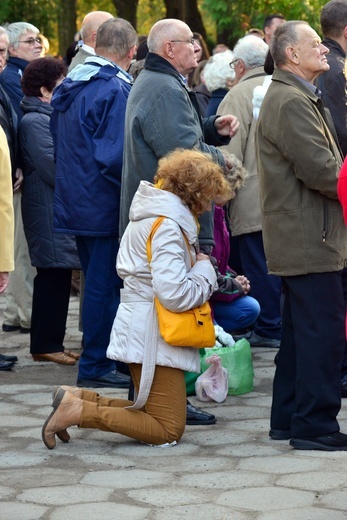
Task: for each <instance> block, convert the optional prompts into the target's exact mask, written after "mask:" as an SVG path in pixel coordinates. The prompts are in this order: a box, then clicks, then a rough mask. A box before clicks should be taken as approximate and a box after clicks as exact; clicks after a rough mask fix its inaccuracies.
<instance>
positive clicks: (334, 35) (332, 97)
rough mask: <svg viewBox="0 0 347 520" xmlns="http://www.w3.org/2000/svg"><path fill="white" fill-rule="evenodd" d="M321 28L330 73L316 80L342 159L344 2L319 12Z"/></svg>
mask: <svg viewBox="0 0 347 520" xmlns="http://www.w3.org/2000/svg"><path fill="white" fill-rule="evenodd" d="M320 20H321V26H322V32H323V35H324V39H323V41H322V43H323V45H325V47H328V49H329V51H330V52H329V54H327V56H326V57H327V60H328V64H329V66H330V69H329V70H328V71H327V72H325V73H324V74H321V75H320V76H319V77H318V79H317V87H318V88H319V90H321V92H322V100H323V103H324V105H325V106H326V107H327V108H329V110H330V112H331V115H332V118H333V121H334V125H335V128H336V132H337V137H338V140H339V144H340V147H341V150H342V153H343V155H344V156H346V154H347V126H346V121H347V105H346V78H345V74H344V66H345V60H346V53H347V0H331V2H328V3H327V4H326V5H325V6H324V7H323V9H322V11H321V19H320Z"/></svg>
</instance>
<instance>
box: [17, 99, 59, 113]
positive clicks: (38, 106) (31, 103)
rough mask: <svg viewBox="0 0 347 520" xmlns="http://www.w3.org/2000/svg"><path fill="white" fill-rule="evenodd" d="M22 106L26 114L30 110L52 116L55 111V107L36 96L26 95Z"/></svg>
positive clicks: (21, 103)
mask: <svg viewBox="0 0 347 520" xmlns="http://www.w3.org/2000/svg"><path fill="white" fill-rule="evenodd" d="M20 108H21V109H22V110H23V112H24V114H27V113H28V112H39V113H40V114H46V115H47V116H51V114H52V112H53V108H52V107H51V105H50V104H49V103H45V102H44V101H41V99H39V98H38V97H35V96H24V98H23V99H22V101H21V102H20Z"/></svg>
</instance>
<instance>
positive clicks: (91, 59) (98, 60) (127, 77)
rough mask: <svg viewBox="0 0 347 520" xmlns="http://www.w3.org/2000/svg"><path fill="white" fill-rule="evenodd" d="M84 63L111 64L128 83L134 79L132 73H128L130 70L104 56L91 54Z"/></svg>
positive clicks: (101, 65)
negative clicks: (127, 70)
mask: <svg viewBox="0 0 347 520" xmlns="http://www.w3.org/2000/svg"><path fill="white" fill-rule="evenodd" d="M84 63H93V64H96V65H99V66H100V67H105V66H106V65H109V66H111V67H113V68H114V69H117V70H118V72H117V76H118V77H119V78H121V79H124V80H125V81H127V82H128V83H129V82H131V83H132V81H133V78H132V76H131V75H130V74H128V72H126V71H125V70H124V69H122V67H120V66H119V65H117V63H115V62H114V61H111V60H109V59H107V58H104V57H103V56H96V55H95V56H89V57H88V58H86V59H85V62H84Z"/></svg>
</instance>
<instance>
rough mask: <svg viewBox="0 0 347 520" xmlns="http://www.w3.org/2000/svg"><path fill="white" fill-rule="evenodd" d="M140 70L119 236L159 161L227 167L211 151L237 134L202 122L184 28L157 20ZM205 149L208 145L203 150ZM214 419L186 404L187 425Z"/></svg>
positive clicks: (205, 237)
mask: <svg viewBox="0 0 347 520" xmlns="http://www.w3.org/2000/svg"><path fill="white" fill-rule="evenodd" d="M147 44H148V49H149V53H148V54H147V57H146V61H145V64H144V70H143V71H142V72H141V74H140V75H139V76H138V78H137V79H136V81H135V83H134V86H133V87H132V89H131V92H130V95H129V98H128V102H127V109H126V116H125V135H124V157H123V170H122V184H121V207H120V236H121V235H122V234H123V233H124V230H125V228H126V226H127V224H128V221H129V208H130V205H131V201H132V198H133V196H134V194H135V192H136V190H137V187H138V185H139V183H140V181H141V180H147V181H149V182H152V181H153V177H154V174H155V172H156V169H157V164H158V160H159V159H160V158H161V157H162V156H163V155H166V154H167V153H169V152H171V151H173V150H175V149H176V148H186V149H191V148H196V149H198V150H201V151H202V152H205V153H208V154H210V155H211V156H212V158H213V160H214V161H215V162H217V163H218V164H220V165H221V166H223V167H226V166H229V167H230V166H231V163H230V161H229V160H228V159H227V158H226V157H227V155H228V154H225V156H224V155H223V153H222V152H221V151H219V150H218V149H217V148H216V146H218V145H223V144H228V143H229V141H230V138H231V137H233V136H234V135H235V133H236V132H237V130H238V121H237V119H236V118H235V117H234V116H232V115H226V116H223V117H217V116H212V117H210V118H208V119H204V120H202V119H201V116H200V112H199V105H198V102H197V99H196V95H195V92H193V91H191V90H190V89H189V88H188V87H187V82H186V77H187V75H188V73H189V72H191V71H192V70H194V69H196V68H197V66H198V63H197V53H198V51H199V50H200V47H199V45H198V44H197V43H196V40H195V39H194V37H193V33H192V31H191V30H190V28H189V27H188V25H187V24H185V23H184V22H182V21H180V20H175V19H167V20H160V21H159V22H157V23H156V24H154V26H153V27H152V29H151V30H150V33H149V35H148V40H147ZM207 143H208V144H207ZM200 225H201V228H200V234H199V243H200V247H201V249H203V251H204V252H207V253H211V250H212V247H213V245H214V241H213V212H208V213H205V214H204V215H203V216H202V218H200ZM215 421H216V419H215V417H214V416H213V415H211V414H207V413H205V412H202V411H201V410H199V409H197V408H195V407H193V406H192V405H190V403H188V405H187V424H211V423H213V422H215Z"/></svg>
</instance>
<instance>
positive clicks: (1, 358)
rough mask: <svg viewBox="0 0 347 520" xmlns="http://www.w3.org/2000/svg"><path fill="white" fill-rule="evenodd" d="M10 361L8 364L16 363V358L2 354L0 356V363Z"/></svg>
mask: <svg viewBox="0 0 347 520" xmlns="http://www.w3.org/2000/svg"><path fill="white" fill-rule="evenodd" d="M4 361H10V363H16V362H17V361H18V358H17V356H5V355H4V354H0V362H1V363H3V362H4Z"/></svg>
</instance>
